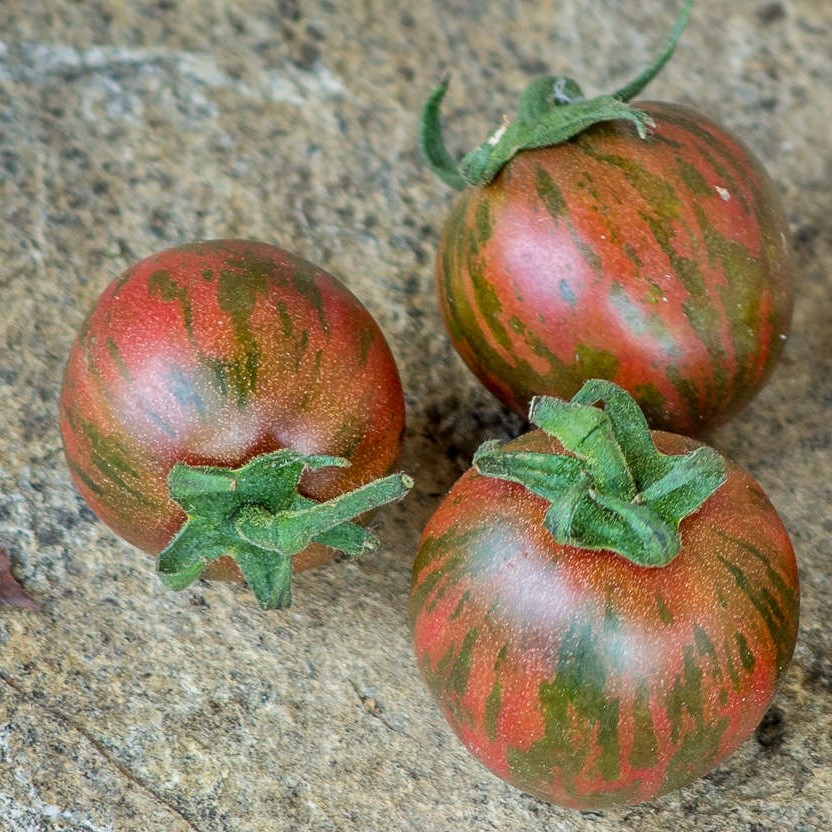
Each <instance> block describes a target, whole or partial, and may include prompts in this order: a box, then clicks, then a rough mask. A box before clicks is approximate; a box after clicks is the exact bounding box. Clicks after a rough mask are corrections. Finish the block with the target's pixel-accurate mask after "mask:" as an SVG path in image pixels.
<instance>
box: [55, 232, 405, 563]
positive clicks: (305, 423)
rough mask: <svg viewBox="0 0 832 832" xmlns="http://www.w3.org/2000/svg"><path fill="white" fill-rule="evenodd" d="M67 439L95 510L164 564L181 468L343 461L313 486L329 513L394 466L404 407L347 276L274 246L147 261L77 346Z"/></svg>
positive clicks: (376, 333)
mask: <svg viewBox="0 0 832 832" xmlns="http://www.w3.org/2000/svg"><path fill="white" fill-rule="evenodd" d="M60 425H61V433H62V436H63V442H64V450H65V453H66V458H67V462H68V464H69V468H70V471H71V473H72V477H73V479H74V481H75V484H76V485H77V487H78V489H79V490H80V492H81V494H82V495H83V496H84V498H85V499H86V501H87V502H88V503H89V505H90V507H91V508H92V509H93V511H94V512H95V513H96V514H97V515H98V517H99V518H100V519H101V520H102V521H104V523H106V524H107V525H108V526H109V527H110V528H111V529H113V530H114V531H115V532H117V533H118V534H119V535H121V536H122V537H123V538H125V539H126V540H128V541H130V542H131V543H133V544H135V545H136V546H138V547H139V548H141V549H144V550H145V551H147V552H151V553H154V554H155V553H158V552H159V551H160V550H161V549H162V548H163V547H164V546H165V545H166V544H167V543H168V542H169V541H170V539H171V538H172V537H173V535H174V534H175V532H176V531H177V530H178V529H179V527H180V526H181V524H182V522H183V520H184V515H183V513H182V511H181V509H180V508H179V507H178V506H177V505H176V504H175V503H173V502H171V500H169V499H168V488H167V476H168V473H169V472H170V470H171V468H172V466H173V464H174V463H175V462H185V463H188V464H190V465H220V466H229V467H237V466H239V465H241V464H243V463H244V462H245V461H247V460H248V459H250V458H251V457H253V456H256V455H258V454H261V453H265V452H268V451H273V450H276V449H279V448H291V449H293V450H296V451H299V452H301V453H324V454H331V455H335V456H341V457H345V458H347V459H348V460H350V462H351V465H350V467H348V468H330V469H324V470H320V471H315V472H312V473H308V474H307V475H305V477H304V480H303V481H302V483H301V484H302V487H303V489H304V492H305V493H306V494H307V495H308V496H310V497H313V498H316V499H328V498H330V497H333V496H335V495H336V494H339V493H341V492H344V491H347V490H349V489H351V488H354V487H357V486H358V485H361V484H363V483H366V482H368V481H370V480H372V479H375V478H376V477H379V476H380V475H382V474H384V473H385V472H386V471H387V470H388V469H389V468H390V467H391V465H392V464H393V463H394V461H395V460H396V458H397V456H398V453H399V450H400V447H401V441H402V434H403V429H404V400H403V395H402V388H401V384H400V380H399V375H398V371H397V369H396V365H395V362H394V360H393V356H392V354H391V352H390V349H389V347H388V345H387V343H386V341H385V339H384V336H383V334H382V332H381V330H380V329H379V327H378V325H377V323H376V322H375V320H374V319H373V318H372V316H371V315H370V313H369V312H368V311H367V309H366V308H365V307H364V306H363V305H362V304H361V302H360V301H359V300H358V299H357V298H356V297H355V296H354V295H353V294H352V293H351V292H350V291H349V290H348V289H347V288H346V287H345V286H344V285H343V284H341V283H340V282H339V281H338V280H337V279H336V278H335V277H333V276H332V275H330V274H328V273H327V272H325V271H323V270H322V269H320V268H318V267H316V266H314V265H312V264H311V263H308V262H306V261H305V260H302V259H300V258H299V257H295V256H293V255H292V254H289V253H288V252H286V251H283V250H282V249H279V248H276V247H274V246H271V245H268V244H265V243H259V242H253V241H247V240H214V241H207V242H198V243H194V244H190V245H184V246H181V247H179V248H174V249H170V250H168V251H163V252H161V253H159V254H155V255H153V256H151V257H148V258H147V259H145V260H142V261H140V262H138V263H136V264H135V265H133V266H132V267H131V268H129V269H128V270H127V271H126V272H124V274H122V275H121V276H120V277H119V278H117V279H116V280H114V281H113V282H112V283H111V284H110V286H109V287H108V288H107V289H106V290H105V291H104V292H103V294H102V295H101V297H100V298H99V300H98V302H97V303H96V305H95V307H94V309H93V310H92V312H91V313H90V314H89V316H88V317H87V319H86V321H85V323H84V324H83V326H82V328H81V330H80V332H79V333H78V336H77V338H76V340H75V342H74V344H73V346H72V350H71V353H70V356H69V359H68V362H67V365H66V370H65V376H64V381H63V389H62V393H61V401H60ZM304 554H305V553H304ZM330 554H331V553H330ZM320 557H321V553H320V552H318V553H317V554H316V555H315V558H316V559H320ZM294 565H295V568H302V567H303V566H304V565H309V564H308V563H306V562H305V560H304V557H303V556H302V555H299V556H298V558H296V559H295V561H294ZM226 566H228V567H229V568H230V567H231V565H230V564H226ZM214 571H215V572H216V571H217V570H216V569H215V570H214ZM219 571H222V570H221V569H220V570H219ZM209 572H210V570H209ZM231 572H232V573H235V569H234V568H231ZM208 576H212V577H219V576H220V575H210V574H209V575H206V577H208ZM234 576H235V574H232V575H230V577H234Z"/></svg>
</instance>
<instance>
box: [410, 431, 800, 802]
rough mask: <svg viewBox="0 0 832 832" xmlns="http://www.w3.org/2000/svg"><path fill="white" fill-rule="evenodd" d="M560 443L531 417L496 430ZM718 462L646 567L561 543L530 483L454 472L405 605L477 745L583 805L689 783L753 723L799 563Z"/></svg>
mask: <svg viewBox="0 0 832 832" xmlns="http://www.w3.org/2000/svg"><path fill="white" fill-rule="evenodd" d="M653 438H654V440H655V442H656V445H657V447H658V448H659V450H661V451H664V452H665V453H673V454H679V453H684V452H686V451H689V450H691V449H693V448H694V447H696V443H695V442H694V441H693V440H691V439H686V438H682V437H680V436H678V435H675V434H667V433H662V432H654V434H653ZM559 448H560V446H559V445H557V443H556V441H555V440H552V439H551V438H549V437H547V436H546V435H545V434H543V433H542V432H540V431H537V432H533V433H529V434H525V435H524V436H523V437H521V438H519V439H517V440H515V441H514V442H512V443H509V444H508V445H506V446H505V450H506V451H517V450H533V451H541V450H552V449H559ZM727 469H728V478H727V481H726V482H725V484H724V485H722V486H721V487H720V488H719V489H718V490H717V491H716V492H715V493H714V494H713V495H712V496H711V497H710V498H709V499H708V500H707V501H706V502H705V503H704V504H703V505H702V506H701V508H699V509H698V510H697V511H696V512H695V513H693V514H691V515H689V516H688V517H686V518H685V519H684V520H683V521H682V524H681V527H680V532H681V536H682V549H681V551H680V553H679V554H678V555H677V556H676V557H675V558H674V559H673V560H672V561H671V562H670V563H669V564H668V565H667V566H663V567H652V568H651V567H643V566H636V565H635V564H634V563H632V562H631V561H629V560H627V559H625V558H624V557H621V556H619V555H615V554H611V553H610V552H603V551H602V552H599V551H588V550H584V549H577V548H572V547H570V546H566V545H561V544H558V543H556V542H555V540H554V538H553V537H552V536H551V535H550V533H549V532H548V531H547V530H546V529H545V528H544V525H543V518H544V515H545V512H546V510H547V508H548V506H549V504H548V503H547V502H545V501H544V500H543V499H541V498H540V497H537V496H535V495H534V494H532V493H531V492H529V491H527V490H526V489H525V488H524V487H523V486H520V485H517V484H516V483H512V482H507V481H504V480H498V479H493V478H490V477H486V476H482V475H480V474H478V473H477V472H476V471H475V470H473V469H472V470H470V471H468V472H467V473H466V474H464V475H463V476H462V477H461V478H460V479H459V480H458V481H457V483H456V484H455V485H454V487H453V488H452V489H451V491H450V493H449V494H448V495H447V497H446V498H445V500H444V501H443V502H442V503H441V504H440V506H439V508H438V509H437V511H436V513H435V514H434V515H433V517H432V518H431V519H430V521H429V522H428V524H427V526H426V528H425V530H424V533H423V536H422V539H421V542H420V545H419V550H418V553H417V556H416V560H415V562H414V567H413V581H412V589H411V596H410V619H411V624H412V630H413V641H414V647H415V653H416V657H417V661H418V665H419V668H420V671H421V673H422V675H423V677H424V679H425V681H426V682H427V685H428V687H429V688H430V690H431V691H432V693H433V694H434V696H435V697H436V699H437V701H438V703H439V705H440V706H441V708H442V711H443V713H444V715H445V717H446V718H447V720H448V722H449V724H450V725H451V727H452V728H453V730H454V731H455V732H456V733H457V734H458V735H459V737H460V738H461V740H462V741H463V743H464V744H465V745H466V746H467V748H468V749H469V751H470V752H471V753H472V754H473V755H474V756H475V757H476V758H477V759H478V760H480V761H481V762H482V763H484V764H485V765H486V766H487V767H488V768H490V769H491V770H492V771H493V772H495V773H496V774H497V775H499V776H500V777H501V778H503V779H504V780H506V781H508V782H509V783H512V784H513V785H515V786H517V787H518V788H519V789H522V790H523V791H525V792H528V793H530V794H532V795H536V796H538V797H541V798H543V799H546V800H550V801H553V802H557V803H560V804H563V805H566V806H570V807H575V808H579V809H592V808H599V807H604V806H610V805H617V804H625V803H637V802H640V801H644V800H647V799H650V798H653V797H656V796H657V795H660V794H663V793H665V792H667V791H670V790H672V789H675V788H677V787H679V786H682V785H684V784H685V783H688V782H690V781H691V780H693V779H694V778H696V777H699V776H700V775H703V774H705V773H706V772H708V771H709V770H710V769H712V768H713V767H714V766H716V765H717V764H718V763H719V762H720V761H721V760H723V759H724V758H725V757H726V756H727V755H729V754H730V753H731V752H733V751H734V750H735V749H736V748H737V747H738V746H739V745H740V744H741V743H742V742H743V741H744V740H745V739H746V738H747V737H748V736H749V735H750V734H751V732H752V731H753V730H754V728H755V726H756V725H757V724H758V723H759V721H760V719H761V718H762V716H763V714H764V713H765V711H766V709H767V708H768V706H769V704H770V702H771V700H772V697H773V695H774V692H775V689H776V687H777V684H778V682H779V680H780V679H781V677H782V676H783V673H784V671H785V670H786V668H787V666H788V664H789V661H790V659H791V656H792V652H793V650H794V646H795V640H796V635H797V627H798V612H799V587H798V575H797V569H796V564H795V558H794V553H793V550H792V546H791V543H790V541H789V536H788V534H787V532H786V530H785V528H784V527H783V524H782V522H781V521H780V519H779V517H778V515H777V514H776V512H775V510H774V508H773V507H772V505H771V503H770V502H769V500H768V499H767V497H766V495H765V494H764V493H763V491H762V490H761V489H760V487H759V485H758V484H757V483H756V482H755V481H754V480H752V479H751V477H749V476H748V474H746V473H745V472H743V471H742V470H741V469H739V468H737V467H736V466H734V465H732V464H731V463H730V462H728V463H727Z"/></svg>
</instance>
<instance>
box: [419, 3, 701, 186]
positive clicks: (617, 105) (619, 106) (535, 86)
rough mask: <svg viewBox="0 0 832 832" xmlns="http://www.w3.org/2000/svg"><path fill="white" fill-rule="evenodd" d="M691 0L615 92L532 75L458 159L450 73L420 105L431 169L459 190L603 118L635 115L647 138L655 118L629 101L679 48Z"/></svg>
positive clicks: (480, 182)
mask: <svg viewBox="0 0 832 832" xmlns="http://www.w3.org/2000/svg"><path fill="white" fill-rule="evenodd" d="M692 4H693V0H685V4H684V6H683V8H682V11H681V13H680V15H679V17H678V19H677V20H676V24H675V26H674V27H673V31H672V32H671V34H670V37H669V38H668V41H667V44H666V45H665V47H664V49H663V50H662V52H661V54H660V55H659V56H658V58H657V59H656V60H655V61H654V62H653V63H652V64H650V65H649V66H648V67H647V68H646V69H645V70H644V71H643V72H642V73H641V74H640V75H638V76H636V77H635V78H634V79H633V80H632V81H630V82H629V83H627V84H625V85H624V86H623V87H621V88H620V89H618V90H617V91H616V92H614V93H612V95H600V96H597V97H595V98H585V97H584V95H583V93H582V92H581V88H580V87H579V86H578V84H576V83H575V81H573V80H572V79H571V78H566V77H563V76H554V75H543V76H539V77H537V78H533V79H532V80H531V81H530V82H529V84H528V86H527V87H526V89H525V91H524V92H523V95H522V97H521V99H520V105H519V107H518V112H517V118H516V119H515V120H514V121H507V120H506V121H505V123H504V124H503V125H502V126H501V127H499V128H498V129H497V130H496V131H495V132H494V133H492V134H491V135H490V136H489V137H488V139H486V140H485V141H484V142H483V143H482V144H481V145H480V146H479V147H478V148H476V149H475V150H472V151H471V152H470V153H468V154H466V155H465V156H464V157H463V159H462V161H461V162H460V164H459V165H457V164H456V162H455V161H454V159H453V157H452V156H451V154H450V153H449V152H448V149H447V148H446V146H445V142H444V139H443V138H442V127H441V123H440V108H441V105H442V99H443V98H444V97H445V93H446V91H447V89H448V78H445V79H443V80H442V82H441V83H440V84H439V85H438V86H437V87H435V88H434V90H433V92H432V93H431V94H430V96H429V97H428V100H427V102H426V103H425V106H424V109H423V110H422V122H421V134H420V139H421V145H422V153H423V154H424V157H425V159H426V160H427V163H428V165H429V166H430V168H431V170H433V172H434V173H436V175H437V176H439V178H440V179H441V180H442V181H443V182H444V183H445V184H446V185H449V186H450V187H452V188H454V189H456V190H458V191H461V190H464V189H465V188H466V187H467V186H468V185H486V184H488V183H489V182H491V180H492V179H494V177H495V176H496V175H497V174H498V173H499V172H500V170H501V169H502V168H503V166H504V165H505V164H506V163H507V162H508V161H509V160H510V159H511V158H513V157H514V156H515V155H517V154H518V153H519V152H520V151H521V150H530V149H533V148H540V147H550V146H552V145H556V144H562V143H563V142H566V141H568V140H569V139H571V138H574V137H575V136H577V135H578V134H579V133H582V132H583V131H584V130H587V129H588V128H589V127H592V126H593V125H594V124H599V123H600V122H604V121H616V120H620V119H621V120H626V121H631V122H632V123H633V124H634V125H635V128H636V130H637V132H638V134H639V136H640V137H641V138H642V139H644V138H646V137H647V133H648V130H649V129H650V128H651V127H652V126H653V121H652V119H651V118H650V116H648V115H647V113H645V112H643V111H642V110H639V109H638V108H636V107H633V106H631V105H630V104H629V103H628V102H629V101H631V100H632V99H633V98H634V97H635V96H637V95H638V94H639V93H641V91H642V90H643V89H644V88H645V87H646V86H647V85H648V84H649V83H650V81H652V80H653V79H654V78H655V77H656V75H658V74H659V72H661V70H662V68H663V67H664V65H665V64H666V63H667V62H668V61H669V60H670V57H671V56H672V55H673V52H674V50H675V49H676V44H677V43H678V41H679V38H680V36H681V34H682V31H683V30H684V28H685V26H686V25H687V22H688V17H689V15H690V9H691V5H692Z"/></svg>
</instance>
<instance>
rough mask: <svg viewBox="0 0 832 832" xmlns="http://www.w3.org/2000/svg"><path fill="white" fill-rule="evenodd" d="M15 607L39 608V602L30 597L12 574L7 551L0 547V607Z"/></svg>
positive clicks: (25, 608)
mask: <svg viewBox="0 0 832 832" xmlns="http://www.w3.org/2000/svg"><path fill="white" fill-rule="evenodd" d="M3 607H16V608H18V609H24V610H39V609H40V608H41V607H40V604H39V603H38V602H37V601H35V600H33V599H32V598H30V597H29V596H28V595H27V594H26V593H25V592H24V591H23V587H22V586H21V585H20V584H19V583H18V582H17V580H15V577H14V575H12V564H11V560H10V559H9V553H8V552H7V551H6V550H5V549H2V548H0V609H2V608H3Z"/></svg>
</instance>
